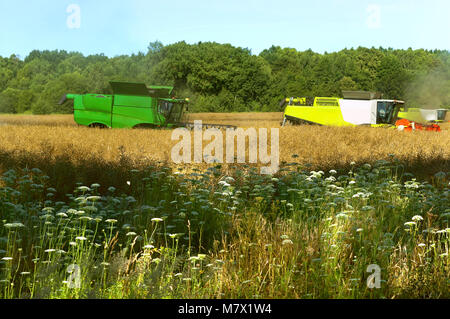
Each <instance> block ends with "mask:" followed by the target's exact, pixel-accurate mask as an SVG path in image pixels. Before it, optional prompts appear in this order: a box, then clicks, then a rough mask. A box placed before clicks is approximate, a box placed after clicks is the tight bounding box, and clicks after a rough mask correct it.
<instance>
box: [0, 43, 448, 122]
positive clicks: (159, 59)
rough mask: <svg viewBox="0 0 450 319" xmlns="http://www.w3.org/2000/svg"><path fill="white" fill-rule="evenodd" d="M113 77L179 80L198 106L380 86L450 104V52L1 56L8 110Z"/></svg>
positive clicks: (205, 47) (159, 50) (44, 106)
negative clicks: (22, 57) (110, 56)
mask: <svg viewBox="0 0 450 319" xmlns="http://www.w3.org/2000/svg"><path fill="white" fill-rule="evenodd" d="M110 80H121V81H133V82H145V83H147V84H149V85H173V86H175V90H176V92H177V93H176V94H177V97H189V98H190V99H191V101H192V106H191V110H192V111H194V112H203V111H209V112H232V111H280V107H279V101H280V100H281V99H282V98H283V97H290V96H341V94H342V90H353V89H355V90H371V91H379V92H382V93H383V94H384V97H385V98H398V99H403V100H406V101H407V103H408V105H409V106H418V107H427V108H437V107H448V106H449V105H450V52H449V51H447V50H445V51H438V50H435V51H429V50H423V49H420V50H412V49H408V50H394V49H384V48H378V49H377V48H371V49H369V48H362V47H359V48H357V49H345V50H341V51H339V52H334V53H324V54H319V53H315V52H313V51H311V50H307V51H303V52H300V51H297V50H295V49H291V48H281V47H279V46H272V47H271V48H270V49H267V50H264V51H262V52H261V53H260V54H259V55H254V54H252V53H251V51H250V50H249V49H246V48H240V47H234V46H232V45H230V44H218V43H212V42H206V43H205V42H203V43H202V42H199V43H197V44H187V43H185V42H178V43H175V44H171V45H167V46H164V45H163V44H162V43H161V42H153V43H150V45H149V46H148V51H147V52H146V53H142V52H139V53H138V54H133V55H131V56H128V55H123V56H116V57H112V58H109V57H107V56H105V55H103V54H98V55H90V56H84V55H83V54H81V53H77V52H66V51H58V50H55V51H37V50H35V51H32V52H31V53H30V54H29V55H28V56H27V57H25V58H24V59H21V58H19V57H17V56H16V55H12V56H11V57H9V58H4V57H0V112H1V113H30V112H31V113H34V114H46V113H69V112H71V106H70V105H64V106H59V105H57V102H58V100H59V99H60V97H61V96H62V95H63V94H65V93H69V92H71V93H88V92H90V93H111V91H110V87H109V84H108V82H109V81H110Z"/></svg>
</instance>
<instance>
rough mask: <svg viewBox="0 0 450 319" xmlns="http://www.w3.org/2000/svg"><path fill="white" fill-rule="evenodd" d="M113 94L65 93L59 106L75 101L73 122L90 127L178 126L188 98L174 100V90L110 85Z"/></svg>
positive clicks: (158, 87) (138, 84)
mask: <svg viewBox="0 0 450 319" xmlns="http://www.w3.org/2000/svg"><path fill="white" fill-rule="evenodd" d="M110 85H111V88H112V90H113V94H112V95H105V94H66V95H65V96H63V98H62V99H61V101H60V102H59V104H63V103H64V102H65V101H66V100H73V101H74V107H73V108H74V120H75V122H76V123H78V124H80V125H85V126H89V127H105V128H106V127H109V128H136V127H175V126H179V125H182V124H181V120H182V118H183V114H184V111H185V108H186V105H187V103H188V99H173V98H170V95H171V94H172V90H173V88H172V87H169V86H149V87H147V86H146V85H145V84H144V83H128V82H110Z"/></svg>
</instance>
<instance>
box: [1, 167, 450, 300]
mask: <svg viewBox="0 0 450 319" xmlns="http://www.w3.org/2000/svg"><path fill="white" fill-rule="evenodd" d="M395 172H396V166H395V165H394V164H393V163H390V162H387V161H379V162H377V164H376V165H374V167H372V166H370V165H369V164H366V165H364V166H362V167H359V168H356V167H355V168H354V169H352V170H351V171H350V172H348V174H347V175H339V174H337V173H336V172H335V171H330V172H328V173H324V172H322V171H319V172H315V171H312V172H307V171H305V170H302V169H301V168H300V167H298V166H294V165H292V166H291V165H288V166H286V167H285V168H283V169H282V171H281V172H280V173H279V174H278V175H277V176H276V177H272V176H261V175H258V174H257V173H256V170H253V169H251V168H248V167H247V168H246V169H245V168H244V169H242V168H240V169H236V170H234V171H232V172H231V173H229V174H228V175H227V176H225V175H223V171H222V170H221V169H220V168H218V167H215V168H210V169H208V170H206V171H205V172H195V173H192V174H189V175H184V174H180V173H172V172H171V171H170V170H169V169H163V170H159V171H153V170H151V169H149V170H148V171H144V172H138V171H135V172H134V173H135V174H136V176H138V173H139V174H142V176H144V177H143V178H141V177H139V178H137V177H136V178H135V179H133V180H131V181H130V184H131V185H132V186H133V189H134V193H133V195H134V196H131V194H127V195H125V194H124V195H119V194H115V192H116V190H115V188H114V187H110V188H109V189H108V191H107V193H104V194H100V193H99V185H97V184H93V185H91V186H90V187H87V186H82V185H80V186H79V187H78V188H77V189H76V190H75V191H74V192H73V194H67V201H66V202H62V201H58V202H56V201H54V200H52V198H54V197H55V194H56V192H57V190H55V189H53V188H51V187H49V185H50V184H51V181H49V179H48V177H46V176H44V175H43V174H42V172H41V171H40V170H39V169H32V170H29V169H24V170H22V171H20V172H18V171H13V170H11V171H8V172H6V173H5V174H4V175H3V177H2V181H3V184H4V186H2V187H1V188H0V212H1V221H0V297H1V298H395V297H406V298H444V297H446V298H448V297H450V295H449V291H450V290H449V285H450V281H449V279H448V274H449V270H450V261H449V258H448V253H449V246H450V228H449V218H450V210H449V207H450V205H449V203H450V201H449V186H448V175H447V174H446V173H438V174H436V175H435V177H434V178H433V183H432V184H429V183H426V182H423V183H421V182H418V181H416V180H415V179H413V178H412V176H411V175H408V174H405V175H404V176H396V174H395ZM401 180H402V181H403V182H402V181H401ZM371 264H377V265H379V266H380V267H381V279H382V281H381V288H380V289H369V288H368V287H367V285H366V281H367V278H368V276H369V275H370V273H368V272H367V267H368V266H369V265H371ZM71 265H72V266H71ZM74 265H75V266H74ZM68 271H70V272H71V273H70V274H69V273H68Z"/></svg>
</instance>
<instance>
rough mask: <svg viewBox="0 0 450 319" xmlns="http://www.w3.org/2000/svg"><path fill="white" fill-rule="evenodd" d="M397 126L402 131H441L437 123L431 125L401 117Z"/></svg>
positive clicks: (396, 123)
mask: <svg viewBox="0 0 450 319" xmlns="http://www.w3.org/2000/svg"><path fill="white" fill-rule="evenodd" d="M395 126H396V127H397V129H398V130H400V131H407V132H411V131H414V130H419V131H434V132H440V131H441V127H440V126H439V125H437V124H430V125H423V124H419V123H416V122H411V121H408V120H407V119H400V120H398V121H397V122H395Z"/></svg>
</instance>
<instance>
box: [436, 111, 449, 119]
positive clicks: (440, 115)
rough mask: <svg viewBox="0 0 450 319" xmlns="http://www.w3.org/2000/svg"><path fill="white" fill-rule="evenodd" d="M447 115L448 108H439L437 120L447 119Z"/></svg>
mask: <svg viewBox="0 0 450 319" xmlns="http://www.w3.org/2000/svg"><path fill="white" fill-rule="evenodd" d="M446 115H447V110H437V120H438V121H445V116H446Z"/></svg>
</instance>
